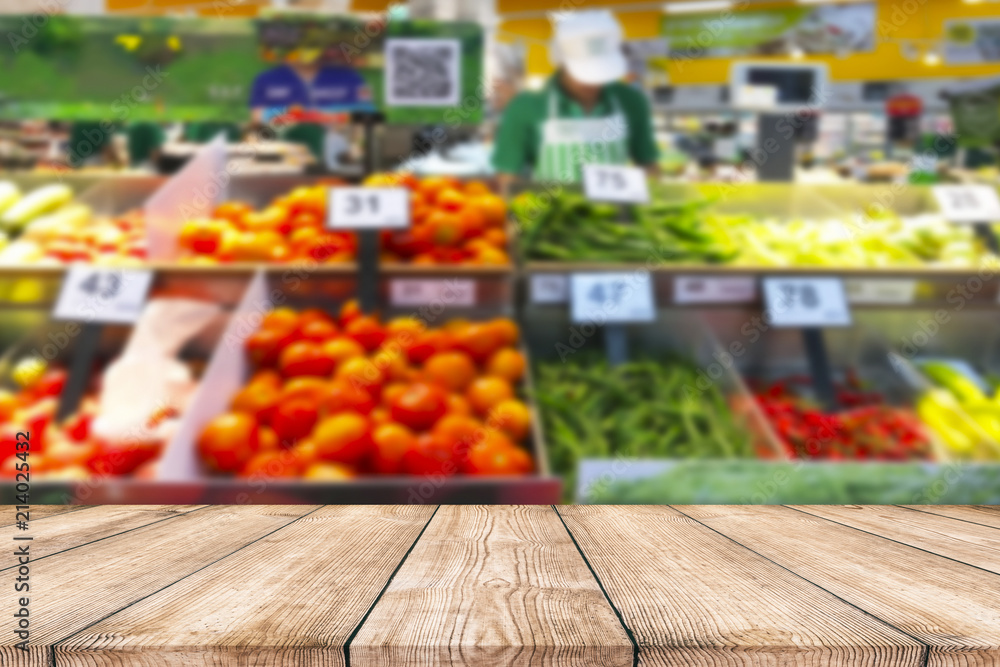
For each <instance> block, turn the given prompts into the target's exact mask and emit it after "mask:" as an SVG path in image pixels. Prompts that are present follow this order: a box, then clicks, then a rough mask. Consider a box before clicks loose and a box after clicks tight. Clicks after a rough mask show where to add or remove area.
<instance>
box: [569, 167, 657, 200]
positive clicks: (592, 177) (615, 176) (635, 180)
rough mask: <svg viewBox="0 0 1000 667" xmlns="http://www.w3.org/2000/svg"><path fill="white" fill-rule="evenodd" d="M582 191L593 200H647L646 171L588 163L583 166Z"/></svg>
mask: <svg viewBox="0 0 1000 667" xmlns="http://www.w3.org/2000/svg"><path fill="white" fill-rule="evenodd" d="M583 191H584V193H585V194H586V195H587V198H588V199H591V200H593V201H603V202H611V203H615V204H645V203H647V202H649V183H648V182H647V181H646V172H644V171H643V170H642V169H639V168H638V167H616V166H612V165H603V164H590V165H584V167H583Z"/></svg>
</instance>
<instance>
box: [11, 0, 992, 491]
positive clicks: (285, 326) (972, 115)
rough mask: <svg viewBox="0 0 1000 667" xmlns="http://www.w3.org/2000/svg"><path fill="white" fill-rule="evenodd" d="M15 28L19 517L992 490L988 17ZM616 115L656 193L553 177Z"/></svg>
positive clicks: (48, 4) (626, 171)
mask: <svg viewBox="0 0 1000 667" xmlns="http://www.w3.org/2000/svg"><path fill="white" fill-rule="evenodd" d="M597 9H603V10H609V13H607V14H603V15H602V14H593V13H591V12H592V10H597ZM608 17H611V19H610V20H611V22H612V23H611V24H612V25H617V26H620V34H619V33H617V32H615V30H618V28H615V30H611V32H610V33H601V32H600V30H597V32H595V33H593V34H600V35H603V36H605V37H606V36H607V35H610V38H609V40H610V41H607V42H606V43H604V44H603V45H602V44H596V45H595V44H594V43H593V40H591V41H590V42H587V40H586V39H584V40H583V41H580V42H578V43H579V44H582V45H583V46H582V47H581V49H582V50H574V48H571V47H573V45H574V44H577V42H573V41H572V40H573V39H575V37H573V35H577V34H585V36H586V35H591V33H588V32H587V30H591V29H592V28H593V25H596V24H595V23H594V21H596V22H597V23H600V21H605V22H606V21H607V20H608ZM578 19H579V20H578ZM560 25H561V26H562V27H561V28H560V27H559V26H560ZM554 26H555V27H554ZM572 26H576V27H575V28H573V27H572ZM580 26H583V27H582V28H581V27H580ZM587 26H590V27H587ZM560 30H563V32H562V33H560V32H559V31H560ZM573 30H577V33H573ZM595 30H596V29H595ZM580 31H583V32H580ZM571 33H572V34H571ZM591 36H592V35H591ZM0 37H2V39H0V442H2V449H0V469H2V471H3V475H2V477H0V490H2V498H0V501H2V502H8V503H13V502H14V501H15V498H17V495H18V489H19V487H18V486H17V482H18V481H21V478H19V477H18V474H19V473H22V474H25V473H27V472H29V471H30V480H31V485H32V491H31V494H32V502H35V503H64V502H72V503H83V504H94V503H222V502H226V503H279V502H330V503H352V502H359V503H380V502H394V503H409V502H463V503H466V502H483V503H556V502H602V503H603V502H608V503H618V502H622V503H681V504H685V503H769V504H771V503H900V504H925V503H931V504H934V503H942V504H970V503H984V504H995V503H998V502H1000V391H998V390H1000V243H998V240H1000V198H998V196H997V191H998V188H1000V168H998V151H1000V2H998V1H996V0H976V1H973V0H965V1H963V0H861V1H850V2H848V1H836V0H830V1H824V0H808V1H807V0H798V1H797V2H790V1H788V0H785V1H780V0H775V1H759V2H758V1H751V0H733V1H729V0H669V1H668V2H641V1H640V2H636V1H635V0H619V1H613V0H533V1H531V2H529V1H528V0H486V1H476V0H440V1H432V0H411V1H410V2H401V3H388V2H385V1H384V0H329V1H325V0H303V1H296V0H284V1H279V0H200V1H198V0H0ZM564 38H565V39H566V40H568V41H565V42H559V43H560V44H561V45H562V51H561V52H560V51H558V50H556V49H553V48H552V44H553V40H554V39H556V40H558V39H564ZM598 41H600V40H598ZM609 44H610V48H611V49H612V50H613V51H614V54H617V56H616V57H620V58H621V61H622V63H623V69H622V71H621V72H617V73H614V74H609V75H607V77H608V78H609V79H610V78H612V77H613V78H614V79H615V81H614V82H611V81H610V80H608V81H597V79H596V78H595V80H594V81H583V80H584V79H587V78H588V77H589V76H591V75H592V74H593V76H594V77H598V74H594V72H593V71H588V67H589V65H588V66H581V64H580V63H589V62H590V60H587V59H588V58H598V60H600V58H604V60H603V61H601V62H600V64H601V65H602V66H603V65H604V64H608V63H611V62H612V61H613V60H614V57H611V56H608V55H607V54H604V55H602V54H600V53H599V52H600V51H601V49H602V48H605V47H607V46H608V45H609ZM584 47H585V48H584ZM574 58H575V59H577V60H576V61H575V62H574V61H573V60H572V59H574ZM595 62H597V61H595ZM612 69H613V68H612ZM609 71H610V70H609ZM619 75H621V76H620V80H619ZM574 76H575V77H576V79H577V81H576V83H575V84H574V83H573V82H574V79H573V77H574ZM581 76H582V77H583V78H582V79H581ZM581 81H582V83H581ZM574 86H575V87H574ZM588 91H590V93H592V94H593V95H594V97H593V99H590V100H589V101H588V94H589V93H588ZM595 91H600V92H595ZM605 102H607V103H608V104H607V108H606V109H605V113H606V116H607V117H604V116H602V112H601V111H600V109H601V108H603V107H602V106H601V105H602V104H604V103H605ZM550 103H551V104H550ZM560 105H562V106H560ZM622 106H624V107H625V108H624V109H622V108H621V107H622ZM553 109H555V111H552V110H553ZM567 109H568V110H569V111H566V110H567ZM581 109H582V111H581ZM595 109H596V110H595ZM560 113H565V114H566V115H567V118H563V119H562V120H563V121H565V120H573V121H577V122H576V123H575V124H573V123H570V124H566V123H552V124H551V125H546V123H547V122H549V121H551V120H553V119H554V116H556V115H559V114H560ZM574 114H576V117H575V118H570V117H572V116H573V115H574ZM617 114H624V118H625V119H626V121H627V122H626V128H627V129H626V130H625V138H624V139H622V142H623V145H624V146H625V152H626V153H627V154H628V155H627V157H631V158H632V161H634V162H636V163H637V165H635V166H629V165H628V164H627V163H628V162H629V161H630V160H627V159H621V160H614V159H607V154H605V155H604V158H602V159H596V158H594V159H591V158H593V155H590V156H589V157H588V154H586V153H585V154H584V155H583V157H582V158H581V157H579V156H578V157H577V158H573V159H575V160H576V163H574V164H577V166H579V164H578V163H581V162H582V163H583V164H588V162H594V163H598V164H597V166H588V167H586V168H585V169H581V170H580V171H579V174H578V175H577V177H576V178H561V177H560V178H557V177H553V176H552V175H546V173H545V167H546V164H547V161H548V159H549V158H548V157H546V156H549V155H555V156H556V158H555V159H556V161H557V162H558V160H559V159H560V158H559V155H561V153H560V152H559V150H556V151H555V152H553V153H548V152H547V151H548V150H549V149H550V148H553V144H551V143H547V142H549V141H550V140H552V136H554V135H557V134H559V131H563V132H567V131H569V130H566V128H576V129H572V132H574V133H575V132H577V131H578V129H579V128H581V127H591V125H588V121H590V120H595V121H601V122H604V125H603V126H602V127H604V128H605V129H606V128H607V127H608V126H609V125H608V123H607V121H608V118H617V117H619V116H618V115H617ZM612 124H613V123H612ZM647 124H648V126H649V127H648V128H646V127H645V125H647ZM554 128H558V129H554ZM646 129H648V130H649V131H648V132H646V131H645V130H646ZM550 130H553V131H552V132H550ZM612 134H613V133H612ZM608 136H610V135H607V134H606V135H605V137H604V140H605V141H606V142H607V143H604V144H600V145H601V146H603V147H604V148H607V149H608V150H610V151H612V153H613V150H614V146H615V145H616V144H615V143H614V142H615V141H617V140H616V139H610V140H608ZM555 143H558V142H555ZM559 145H560V146H562V147H563V148H561V149H560V150H564V149H565V148H564V144H559ZM609 147H610V148H609ZM602 150H603V149H602ZM599 152H600V151H599ZM618 163H621V164H618ZM511 165H513V168H511ZM532 165H534V167H535V170H534V173H533V174H532V175H529V174H527V172H529V171H531V167H532ZM550 166H551V165H550ZM639 167H642V169H641V170H640V169H639ZM498 169H499V172H502V173H498ZM517 171H521V172H524V173H517V174H510V173H508V172H517ZM557 172H558V170H556V172H553V173H557ZM508 176H510V177H508ZM515 176H516V177H515ZM18 433H27V434H28V435H29V439H30V443H31V446H30V453H29V452H25V451H24V450H23V448H21V447H19V446H18V445H17V443H18V442H20V441H21V440H22V439H23V438H24V436H18Z"/></svg>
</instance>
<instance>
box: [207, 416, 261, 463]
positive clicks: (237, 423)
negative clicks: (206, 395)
mask: <svg viewBox="0 0 1000 667" xmlns="http://www.w3.org/2000/svg"><path fill="white" fill-rule="evenodd" d="M259 446H260V442H259V441H258V438H257V422H256V421H255V420H254V418H253V417H251V416H250V415H246V414H243V413H240V412H227V413H224V414H221V415H219V416H218V417H216V418H215V419H213V420H212V421H210V422H209V423H208V426H206V427H205V430H204V431H202V432H201V436H200V437H199V438H198V453H199V454H200V455H201V460H202V461H204V462H205V465H207V466H208V467H209V468H210V469H212V470H215V471H217V472H236V471H237V470H239V469H240V468H242V467H243V466H244V465H245V464H246V462H247V461H249V460H250V458H251V457H252V456H253V455H254V454H255V453H256V452H257V450H258V449H259Z"/></svg>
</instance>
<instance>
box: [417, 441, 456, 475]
mask: <svg viewBox="0 0 1000 667" xmlns="http://www.w3.org/2000/svg"><path fill="white" fill-rule="evenodd" d="M458 468H459V466H458V461H457V460H456V457H455V452H454V450H453V449H452V448H451V445H450V444H448V443H447V442H445V441H444V440H442V439H440V438H438V437H436V436H434V435H432V434H430V433H424V434H422V435H420V436H419V437H417V440H416V443H414V446H413V448H412V449H410V450H408V451H407V452H406V453H405V454H403V470H405V471H406V472H407V473H409V474H411V475H443V476H446V477H447V476H450V475H454V474H455V473H457V472H458Z"/></svg>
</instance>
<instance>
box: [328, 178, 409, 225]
mask: <svg viewBox="0 0 1000 667" xmlns="http://www.w3.org/2000/svg"><path fill="white" fill-rule="evenodd" d="M327 210H328V211H329V213H328V218H327V227H328V228H329V229H406V228H407V227H409V226H410V191H409V190H407V189H406V188H353V187H335V188H331V189H330V205H329V206H328V207H327Z"/></svg>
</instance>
